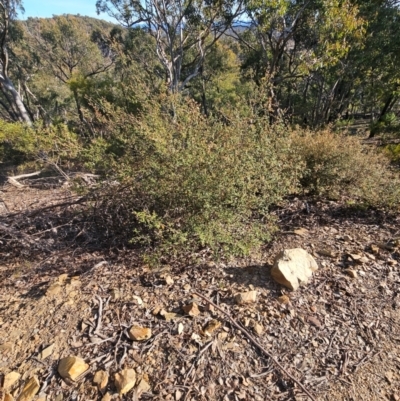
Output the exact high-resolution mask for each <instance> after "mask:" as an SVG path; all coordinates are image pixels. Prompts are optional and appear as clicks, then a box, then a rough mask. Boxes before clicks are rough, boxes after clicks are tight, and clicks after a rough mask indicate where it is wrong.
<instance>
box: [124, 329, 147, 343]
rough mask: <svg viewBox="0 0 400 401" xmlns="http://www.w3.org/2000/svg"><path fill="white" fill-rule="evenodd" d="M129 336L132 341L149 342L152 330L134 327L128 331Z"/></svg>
mask: <svg viewBox="0 0 400 401" xmlns="http://www.w3.org/2000/svg"><path fill="white" fill-rule="evenodd" d="M128 335H129V338H130V339H131V340H135V341H143V340H148V339H149V338H150V337H151V329H149V328H147V327H140V326H132V327H131V328H130V329H129V331H128Z"/></svg>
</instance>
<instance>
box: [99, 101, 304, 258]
mask: <svg viewBox="0 0 400 401" xmlns="http://www.w3.org/2000/svg"><path fill="white" fill-rule="evenodd" d="M168 101H169V102H171V101H172V102H173V104H172V105H171V107H167V106H166V104H167V102H154V103H152V104H149V105H148V107H147V110H145V112H144V113H143V115H142V117H141V118H137V119H136V120H134V119H131V120H128V122H129V124H127V121H125V124H121V123H120V122H118V121H114V122H113V125H114V126H115V129H114V131H115V132H117V133H118V135H119V138H120V140H122V141H123V142H124V143H125V147H124V154H123V156H121V157H119V158H118V162H116V163H114V167H113V168H115V171H116V172H117V173H118V181H119V182H120V183H121V185H120V186H119V188H121V189H120V190H119V191H117V188H118V187H117V188H115V187H114V188H112V189H111V192H112V194H111V196H112V197H113V199H114V201H113V202H110V201H109V198H107V207H111V208H113V212H112V213H111V214H113V215H115V213H117V214H118V213H125V215H124V216H125V217H124V218H122V219H118V218H115V219H114V220H118V221H121V220H122V221H123V222H124V227H126V225H127V224H130V225H131V226H132V225H133V226H134V231H133V238H132V241H133V242H134V243H145V244H147V245H149V246H154V245H158V249H160V250H161V252H162V251H164V252H165V251H168V252H170V253H171V252H179V251H181V250H184V249H191V250H193V249H199V248H201V247H203V248H208V249H210V251H211V252H213V253H214V254H215V255H220V254H221V253H224V254H225V255H228V254H232V255H245V254H248V253H249V252H250V251H251V250H252V249H253V248H256V247H258V246H259V245H260V244H261V243H263V242H265V241H267V240H268V239H269V238H270V236H271V232H272V230H273V228H272V223H271V219H270V216H269V208H270V206H271V205H273V204H276V203H278V202H279V201H281V200H282V198H283V197H284V196H285V195H287V194H288V193H290V192H293V191H294V190H295V186H296V182H297V174H298V172H299V169H300V164H299V163H296V156H295V154H294V153H293V152H292V148H291V143H290V134H289V132H288V131H287V130H285V129H284V128H283V127H282V126H278V125H277V126H275V127H271V126H269V124H268V122H267V119H264V118H263V117H256V116H253V118H243V117H238V116H235V115H234V114H232V115H230V116H228V117H227V121H225V122H224V123H222V122H221V121H218V120H216V119H213V118H205V117H204V116H203V115H202V114H201V112H200V111H199V107H198V106H197V105H196V104H195V103H189V104H188V105H185V104H183V103H182V102H181V101H180V99H175V100H173V99H171V98H170V99H168ZM171 110H173V112H172V111H171ZM115 116H118V113H116V114H114V118H115ZM121 117H122V116H121ZM110 128H111V126H110ZM117 204H118V205H119V207H117ZM121 205H123V208H124V211H122V207H121ZM117 209H118V211H117ZM100 210H103V209H101V207H100ZM127 211H129V213H127ZM102 214H103V216H104V215H107V212H104V211H103V212H102ZM127 217H128V218H129V217H130V218H131V219H130V221H129V219H128V220H127ZM120 228H121V226H120Z"/></svg>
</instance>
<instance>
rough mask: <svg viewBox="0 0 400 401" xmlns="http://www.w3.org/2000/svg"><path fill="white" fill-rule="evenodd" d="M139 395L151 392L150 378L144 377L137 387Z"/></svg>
mask: <svg viewBox="0 0 400 401" xmlns="http://www.w3.org/2000/svg"><path fill="white" fill-rule="evenodd" d="M136 390H137V392H138V394H142V393H146V392H148V391H149V390H150V384H149V378H148V377H147V375H144V376H143V377H142V379H141V380H140V382H139V384H138V385H137V387H136Z"/></svg>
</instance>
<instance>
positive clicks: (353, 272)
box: [344, 269, 358, 278]
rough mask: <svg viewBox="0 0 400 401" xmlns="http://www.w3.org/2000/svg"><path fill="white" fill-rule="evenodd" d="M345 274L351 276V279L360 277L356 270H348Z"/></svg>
mask: <svg viewBox="0 0 400 401" xmlns="http://www.w3.org/2000/svg"><path fill="white" fill-rule="evenodd" d="M344 272H345V273H346V274H347V275H348V276H350V277H351V278H357V277H358V274H357V272H356V271H355V270H353V269H346V270H345V271H344Z"/></svg>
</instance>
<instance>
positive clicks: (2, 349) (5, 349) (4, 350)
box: [0, 341, 14, 355]
mask: <svg viewBox="0 0 400 401" xmlns="http://www.w3.org/2000/svg"><path fill="white" fill-rule="evenodd" d="M12 351H14V344H13V343H12V342H10V341H8V342H5V343H3V344H1V345H0V353H1V354H4V355H7V354H8V353H9V352H12Z"/></svg>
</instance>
